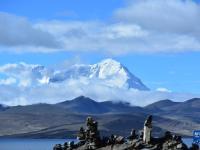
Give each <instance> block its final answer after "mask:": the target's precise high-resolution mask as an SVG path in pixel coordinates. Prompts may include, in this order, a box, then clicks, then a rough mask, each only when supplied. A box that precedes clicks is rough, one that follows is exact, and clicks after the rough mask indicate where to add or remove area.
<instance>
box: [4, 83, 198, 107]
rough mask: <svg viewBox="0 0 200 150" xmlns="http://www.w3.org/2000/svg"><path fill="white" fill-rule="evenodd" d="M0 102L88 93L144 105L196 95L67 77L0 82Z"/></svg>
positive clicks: (45, 100)
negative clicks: (27, 83) (23, 83)
mask: <svg viewBox="0 0 200 150" xmlns="http://www.w3.org/2000/svg"><path fill="white" fill-rule="evenodd" d="M0 95H1V102H0V103H3V104H6V105H27V104H33V103H57V102H61V101H64V100H70V99H72V98H75V97H78V96H80V95H84V96H88V97H91V98H93V99H95V100H97V101H105V100H113V101H119V100H121V101H125V102H130V103H131V104H132V105H139V106H144V105H147V104H150V103H152V102H155V101H158V100H163V99H172V100H175V101H183V100H187V99H190V98H193V97H198V96H199V95H194V94H186V93H185V94H184V93H173V92H158V91H136V90H133V89H129V90H125V89H119V88H110V87H107V86H104V85H101V84H100V83H96V82H95V83H91V84H85V83H83V82H79V81H77V80H68V81H65V82H62V83H57V84H45V85H42V86H37V87H31V88H30V87H26V88H22V89H21V88H14V87H12V86H0Z"/></svg>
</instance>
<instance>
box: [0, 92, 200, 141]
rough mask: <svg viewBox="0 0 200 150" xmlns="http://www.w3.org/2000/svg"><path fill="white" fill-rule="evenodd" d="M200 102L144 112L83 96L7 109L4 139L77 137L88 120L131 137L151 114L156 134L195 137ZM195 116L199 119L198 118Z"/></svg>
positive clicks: (2, 115) (0, 130) (0, 114)
mask: <svg viewBox="0 0 200 150" xmlns="http://www.w3.org/2000/svg"><path fill="white" fill-rule="evenodd" d="M199 104H200V99H198V98H195V99H191V100H188V101H185V102H173V101H171V100H163V101H159V102H156V103H153V104H151V105H148V106H146V107H144V108H142V107H136V106H131V105H130V104H128V103H123V102H111V101H105V102H96V101H94V100H92V99H90V98H88V97H84V96H80V97H77V98H75V99H73V100H68V101H64V102H62V103H57V104H35V105H28V106H15V107H7V108H6V109H3V110H2V111H0V120H1V124H0V136H2V137H12V138H13V137H30V138H67V137H68V138H69V137H75V136H76V133H77V130H79V127H80V126H84V125H85V119H86V117H87V116H92V117H94V118H95V119H96V120H97V121H98V122H99V127H100V130H101V134H103V135H108V134H111V133H113V134H120V135H128V134H129V132H130V130H131V129H132V128H135V129H137V130H141V129H143V123H144V121H145V119H146V117H147V116H148V115H149V114H153V121H154V122H153V126H154V128H153V133H154V134H156V135H160V134H163V132H164V131H166V130H169V131H172V132H175V133H178V134H181V135H188V136H189V135H191V134H192V131H193V130H195V129H200V123H199V122H200V115H199V112H200V107H199ZM194 114H195V115H194Z"/></svg>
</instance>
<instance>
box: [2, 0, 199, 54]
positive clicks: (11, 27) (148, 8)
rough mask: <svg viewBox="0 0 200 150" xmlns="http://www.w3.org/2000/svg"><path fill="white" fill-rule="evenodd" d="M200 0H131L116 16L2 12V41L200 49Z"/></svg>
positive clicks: (29, 45)
mask: <svg viewBox="0 0 200 150" xmlns="http://www.w3.org/2000/svg"><path fill="white" fill-rule="evenodd" d="M199 16H200V4H199V3H197V2H195V1H192V0H129V1H128V4H127V6H125V7H123V8H119V9H117V10H116V11H115V12H113V18H111V20H112V21H111V22H105V21H94V20H90V21H79V20H76V21H61V20H49V21H38V22H34V23H31V22H30V21H28V20H27V19H24V18H23V17H19V16H14V15H10V14H5V13H0V31H1V33H2V34H1V35H0V46H1V49H0V50H1V51H2V50H8V51H15V52H16V51H17V52H27V51H28V52H57V51H72V52H74V51H78V52H80V51H81V52H86V51H89V52H98V53H99V52H100V53H105V54H111V55H121V54H129V53H173V52H185V51H200V38H199V37H200V36H199V35H200V27H199V24H200V20H199Z"/></svg>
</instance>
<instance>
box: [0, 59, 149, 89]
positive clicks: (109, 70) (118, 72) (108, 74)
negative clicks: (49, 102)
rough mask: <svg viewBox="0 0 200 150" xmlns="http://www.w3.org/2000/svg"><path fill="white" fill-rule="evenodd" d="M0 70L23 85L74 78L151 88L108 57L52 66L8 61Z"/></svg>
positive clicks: (135, 87)
mask: <svg viewBox="0 0 200 150" xmlns="http://www.w3.org/2000/svg"><path fill="white" fill-rule="evenodd" d="M0 73H3V74H4V75H5V76H8V79H10V78H12V83H13V84H14V85H16V84H17V85H19V86H23V87H24V86H25V87H26V86H35V85H44V84H56V83H62V82H64V81H68V80H72V79H73V80H76V81H82V80H83V81H84V82H82V83H84V84H90V83H96V84H97V83H100V84H101V85H104V86H108V87H114V88H126V89H129V88H133V89H137V90H149V88H148V87H147V86H146V85H144V84H143V83H142V81H141V80H140V79H139V78H138V77H136V76H135V75H133V74H132V73H131V72H130V71H129V70H128V69H127V68H126V67H125V66H123V65H122V64H121V63H120V62H118V61H115V60H113V59H105V60H102V61H101V62H99V63H96V64H92V65H90V64H89V65H87V64H74V65H70V66H67V67H64V68H62V69H59V68H56V67H55V68H54V69H49V68H46V67H44V66H42V65H35V64H26V63H19V64H7V65H5V66H3V67H0ZM24 79H26V80H24ZM6 83H7V82H6Z"/></svg>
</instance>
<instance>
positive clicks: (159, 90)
mask: <svg viewBox="0 0 200 150" xmlns="http://www.w3.org/2000/svg"><path fill="white" fill-rule="evenodd" d="M156 91H158V92H169V93H170V92H172V91H171V90H169V89H167V88H163V87H160V88H157V89H156Z"/></svg>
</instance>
